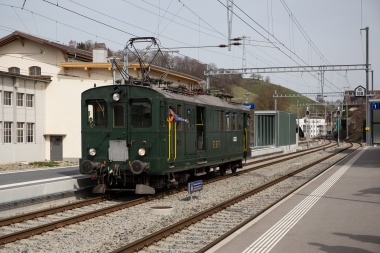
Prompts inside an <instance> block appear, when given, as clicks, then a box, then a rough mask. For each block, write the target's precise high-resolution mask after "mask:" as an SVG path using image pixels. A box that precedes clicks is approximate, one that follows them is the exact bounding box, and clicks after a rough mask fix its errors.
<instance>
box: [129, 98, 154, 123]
mask: <svg viewBox="0 0 380 253" xmlns="http://www.w3.org/2000/svg"><path fill="white" fill-rule="evenodd" d="M129 103H130V108H131V125H132V127H150V126H152V103H151V102H150V100H149V99H131V100H130V101H129Z"/></svg>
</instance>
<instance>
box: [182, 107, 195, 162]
mask: <svg viewBox="0 0 380 253" xmlns="http://www.w3.org/2000/svg"><path fill="white" fill-rule="evenodd" d="M185 114H186V116H185V117H187V118H188V120H189V121H190V122H189V124H186V126H185V127H186V134H185V142H186V146H185V147H186V148H185V154H186V155H187V156H193V155H195V154H196V151H197V128H196V126H197V121H196V107H195V106H194V105H191V104H185Z"/></svg>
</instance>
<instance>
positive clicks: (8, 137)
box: [4, 122, 12, 143]
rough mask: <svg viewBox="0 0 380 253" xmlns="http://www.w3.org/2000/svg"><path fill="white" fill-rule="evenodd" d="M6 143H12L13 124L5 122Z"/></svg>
mask: <svg viewBox="0 0 380 253" xmlns="http://www.w3.org/2000/svg"><path fill="white" fill-rule="evenodd" d="M4 143H12V122H4Z"/></svg>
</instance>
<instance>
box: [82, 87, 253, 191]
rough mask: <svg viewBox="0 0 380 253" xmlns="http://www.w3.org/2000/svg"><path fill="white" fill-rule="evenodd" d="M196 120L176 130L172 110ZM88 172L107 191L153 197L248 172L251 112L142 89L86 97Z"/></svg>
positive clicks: (214, 100)
mask: <svg viewBox="0 0 380 253" xmlns="http://www.w3.org/2000/svg"><path fill="white" fill-rule="evenodd" d="M169 107H170V108H173V110H174V111H175V113H176V114H177V115H178V116H180V117H182V118H186V119H188V120H189V123H185V122H175V121H173V122H170V120H169V115H168V109H169ZM81 114H82V122H81V124H82V156H81V157H82V158H81V159H80V172H81V173H82V174H90V175H92V178H93V179H94V180H97V181H98V185H97V186H96V187H95V188H94V190H93V191H94V192H97V193H104V192H105V191H106V190H114V191H118V190H124V191H134V192H135V193H136V194H153V193H154V192H155V189H160V188H163V187H175V186H176V185H177V184H178V183H185V182H186V181H187V180H188V179H189V177H195V176H200V175H204V174H206V173H209V172H212V171H218V172H219V173H220V174H222V175H223V174H224V173H225V172H226V171H227V170H231V171H232V172H235V171H236V169H237V168H241V167H242V160H243V159H244V158H245V157H246V156H247V151H248V150H247V149H248V136H249V133H248V129H249V127H248V125H247V124H248V117H249V110H248V109H247V108H246V107H244V106H242V105H238V104H233V103H228V102H226V101H223V100H222V99H221V98H219V97H216V96H212V95H204V94H202V95H186V94H180V93H176V92H173V91H170V90H168V89H161V88H157V87H155V88H152V87H145V86H141V85H110V86H102V87H96V88H92V89H89V90H87V91H84V92H83V93H82V102H81Z"/></svg>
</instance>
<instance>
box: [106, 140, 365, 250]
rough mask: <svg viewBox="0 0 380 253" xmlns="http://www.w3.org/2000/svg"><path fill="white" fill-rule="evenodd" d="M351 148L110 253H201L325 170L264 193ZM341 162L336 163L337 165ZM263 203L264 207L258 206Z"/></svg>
mask: <svg viewBox="0 0 380 253" xmlns="http://www.w3.org/2000/svg"><path fill="white" fill-rule="evenodd" d="M352 146H353V144H351V146H350V147H347V148H345V149H341V150H340V151H339V152H337V153H334V154H330V155H329V156H327V157H325V158H323V159H321V160H318V161H315V162H314V163H311V164H308V165H306V166H303V167H302V168H300V169H297V170H295V171H294V172H292V173H289V174H287V175H284V176H282V177H280V178H277V179H275V180H272V181H271V182H268V183H266V184H264V185H261V186H259V187H257V188H255V189H253V190H251V191H249V192H245V193H243V194H241V195H239V196H236V197H234V198H232V199H229V200H227V201H225V202H223V203H220V204H219V205H217V206H215V207H212V208H209V209H207V210H205V211H203V212H200V213H199V214H196V215H194V216H191V217H189V218H187V219H184V220H182V221H180V222H178V223H176V224H173V225H172V226H169V227H167V228H165V229H162V230H160V231H158V232H156V233H153V234H151V235H149V236H147V237H144V238H142V239H140V240H137V241H135V242H133V243H130V244H128V245H126V246H124V247H121V248H119V249H117V250H115V251H113V253H117V252H141V253H145V252H149V253H153V252H161V253H162V252H173V249H175V248H176V247H178V246H179V245H180V247H181V248H180V249H181V251H184V252H205V251H206V250H208V249H210V248H211V247H213V246H214V245H216V244H217V243H219V242H220V241H222V240H223V239H225V238H226V237H227V236H229V235H231V234H232V233H234V232H235V231H236V230H238V229H239V228H241V227H242V226H244V225H245V224H247V223H249V222H251V221H252V220H253V219H255V218H256V217H257V216H258V215H260V214H261V213H263V212H265V211H266V210H267V209H269V208H270V207H272V206H273V205H275V204H276V203H278V202H279V201H281V200H282V199H284V198H285V197H287V196H289V195H290V194H292V193H293V192H294V191H296V190H297V189H299V188H300V187H302V186H303V185H304V184H306V183H307V182H309V181H310V180H311V179H313V178H314V177H316V176H318V175H319V174H321V173H323V172H324V171H325V170H323V171H320V172H318V173H317V174H315V175H313V176H312V177H310V178H309V179H308V180H307V181H305V182H302V183H301V184H299V185H298V186H296V187H294V188H292V189H291V190H289V192H287V193H284V194H282V195H280V196H276V197H275V198H273V194H272V193H268V191H270V189H271V188H273V187H276V186H278V185H281V184H286V181H288V180H291V179H292V178H294V176H297V175H300V174H301V173H304V172H305V171H306V170H308V169H310V168H312V167H313V166H315V165H317V164H319V163H321V162H323V161H326V160H328V159H330V158H332V157H333V156H335V155H337V154H339V153H342V152H344V151H346V150H348V149H350V148H351V147H352ZM359 147H361V145H359V144H357V147H356V148H355V150H356V149H357V148H359ZM342 159H343V158H342ZM342 159H339V161H340V160H342ZM337 162H338V161H337ZM337 162H336V163H337ZM282 187H283V186H282ZM258 199H259V200H260V201H259V202H261V205H264V206H265V207H264V208H262V209H261V210H258V208H257V205H258V201H257V200H258ZM263 200H264V201H265V203H263V202H262V201H263ZM189 242H191V243H189Z"/></svg>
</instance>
